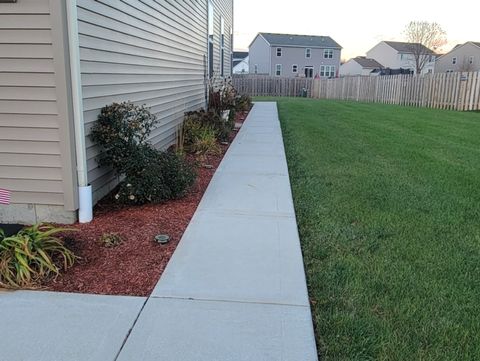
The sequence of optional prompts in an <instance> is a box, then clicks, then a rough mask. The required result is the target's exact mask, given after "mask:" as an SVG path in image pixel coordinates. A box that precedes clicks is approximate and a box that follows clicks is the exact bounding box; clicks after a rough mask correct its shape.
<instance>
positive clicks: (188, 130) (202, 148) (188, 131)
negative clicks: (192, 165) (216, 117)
mask: <svg viewBox="0 0 480 361" xmlns="http://www.w3.org/2000/svg"><path fill="white" fill-rule="evenodd" d="M183 132H184V135H183V136H184V146H185V150H186V151H187V152H189V153H193V154H196V155H200V156H204V155H215V154H219V153H220V146H219V145H218V143H217V133H216V131H215V129H213V127H212V126H210V125H208V124H202V123H201V122H200V121H199V120H198V119H195V117H186V119H185V122H184V125H183Z"/></svg>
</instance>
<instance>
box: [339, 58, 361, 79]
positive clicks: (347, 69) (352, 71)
mask: <svg viewBox="0 0 480 361" xmlns="http://www.w3.org/2000/svg"><path fill="white" fill-rule="evenodd" d="M339 75H340V76H348V75H364V74H363V68H362V67H361V65H360V64H358V63H357V62H356V61H355V60H353V59H350V60H349V61H347V62H346V63H345V64H342V65H340V72H339Z"/></svg>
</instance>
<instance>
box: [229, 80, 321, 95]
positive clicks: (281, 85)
mask: <svg viewBox="0 0 480 361" xmlns="http://www.w3.org/2000/svg"><path fill="white" fill-rule="evenodd" d="M312 80H313V79H312V78H286V77H277V76H260V75H234V76H233V77H232V81H233V86H234V87H235V89H236V90H237V91H238V92H239V93H240V94H248V95H250V96H280V97H298V96H309V97H311V96H312V93H311V92H312V87H313V81H312Z"/></svg>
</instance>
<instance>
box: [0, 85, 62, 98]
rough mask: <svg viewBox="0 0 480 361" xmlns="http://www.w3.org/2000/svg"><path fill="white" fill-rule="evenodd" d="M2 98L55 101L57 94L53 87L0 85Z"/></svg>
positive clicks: (0, 96)
mask: <svg viewBox="0 0 480 361" xmlns="http://www.w3.org/2000/svg"><path fill="white" fill-rule="evenodd" d="M0 99H2V100H18V99H22V100H47V101H55V100H56V99H57V95H56V94H55V88H53V87H48V88H46V87H43V88H41V87H35V88H28V87H2V86H0Z"/></svg>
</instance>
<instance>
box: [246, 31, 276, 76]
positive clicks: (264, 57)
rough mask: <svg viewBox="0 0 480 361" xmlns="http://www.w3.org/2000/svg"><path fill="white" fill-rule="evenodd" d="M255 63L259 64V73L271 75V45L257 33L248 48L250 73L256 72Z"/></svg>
mask: <svg viewBox="0 0 480 361" xmlns="http://www.w3.org/2000/svg"><path fill="white" fill-rule="evenodd" d="M255 65H257V74H268V75H270V69H271V66H270V45H269V44H268V43H267V41H266V40H265V39H264V38H263V37H262V36H260V35H257V37H256V38H255V40H254V41H253V42H252V44H251V45H250V47H249V49H248V67H249V71H250V74H255Z"/></svg>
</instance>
